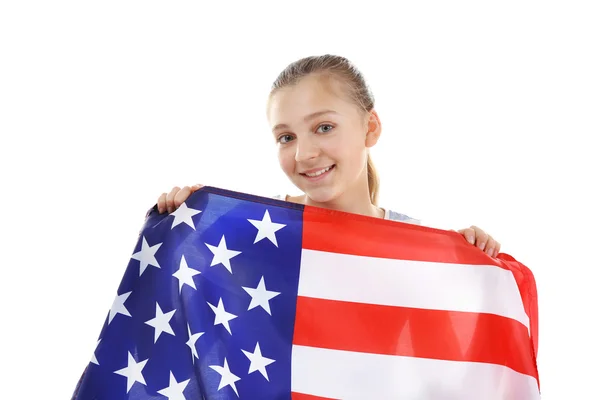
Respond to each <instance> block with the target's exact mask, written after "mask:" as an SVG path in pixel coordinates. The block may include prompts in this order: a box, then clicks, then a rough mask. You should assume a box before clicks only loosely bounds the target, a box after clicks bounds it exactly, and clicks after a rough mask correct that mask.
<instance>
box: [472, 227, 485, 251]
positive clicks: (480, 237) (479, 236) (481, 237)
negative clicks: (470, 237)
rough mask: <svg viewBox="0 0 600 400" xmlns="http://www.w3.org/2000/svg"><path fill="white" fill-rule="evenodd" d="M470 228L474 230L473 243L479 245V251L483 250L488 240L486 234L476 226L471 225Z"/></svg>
mask: <svg viewBox="0 0 600 400" xmlns="http://www.w3.org/2000/svg"><path fill="white" fill-rule="evenodd" d="M471 228H473V229H474V230H475V245H476V246H477V247H479V249H480V250H481V251H483V250H484V249H485V245H486V243H487V241H488V234H487V233H485V232H484V231H483V229H481V228H479V227H477V226H472V227H471Z"/></svg>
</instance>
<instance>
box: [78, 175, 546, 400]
mask: <svg viewBox="0 0 600 400" xmlns="http://www.w3.org/2000/svg"><path fill="white" fill-rule="evenodd" d="M537 329H538V328H537V292H536V285H535V280H534V278H533V275H532V273H531V271H530V270H529V269H528V268H527V267H526V266H524V265H523V264H521V263H520V262H518V261H517V260H516V259H514V258H512V257H510V256H508V255H505V254H502V255H500V257H499V258H498V259H493V258H490V257H488V256H487V255H485V254H484V253H483V252H482V251H480V250H479V249H477V248H476V247H475V246H472V245H470V244H468V243H467V242H466V241H465V240H464V238H463V237H462V236H461V235H460V234H458V233H455V232H450V231H443V230H438V229H432V228H428V227H422V226H416V225H410V224H405V223H401V222H396V221H388V220H380V219H375V218H369V217H365V216H359V215H354V214H347V213H343V212H339V211H332V210H325V209H320V208H314V207H308V206H302V205H297V204H292V203H287V202H283V201H279V200H273V199H267V198H263V197H258V196H253V195H248V194H243V193H237V192H231V191H227V190H222V189H217V188H211V187H204V188H202V189H201V190H200V191H198V192H196V193H194V194H192V195H191V196H190V197H189V198H188V200H187V201H186V203H184V204H182V205H181V207H180V208H178V209H177V210H176V211H175V212H173V213H171V214H169V215H167V214H163V215H160V214H158V213H157V212H155V211H154V212H151V213H150V214H149V215H148V217H147V219H146V222H145V224H144V227H143V229H142V231H141V232H140V236H139V240H138V242H137V243H136V245H135V248H134V250H133V252H132V255H131V259H130V260H129V261H128V264H127V268H126V270H125V273H124V276H123V279H122V281H121V283H120V285H119V287H118V290H117V292H116V294H115V298H114V302H113V304H112V306H111V307H110V310H109V312H108V313H107V316H106V320H105V322H104V325H103V327H102V330H101V332H100V335H99V337H98V339H97V346H96V348H95V351H94V353H93V355H92V357H91V361H90V363H89V365H88V366H87V367H86V369H85V372H84V374H83V376H82V378H81V380H80V382H79V384H78V387H77V389H76V391H75V393H74V396H73V398H74V399H76V400H104V399H106V400H108V399H110V400H119V399H136V400H147V399H170V400H191V399H210V400H212V399H238V398H239V399H285V398H291V399H296V400H298V399H414V398H419V399H440V398H456V399H477V400H480V399H486V400H491V399H525V400H527V399H539V398H540V394H539V393H540V392H539V380H538V372H537V366H536V357H537V334H538V332H537Z"/></svg>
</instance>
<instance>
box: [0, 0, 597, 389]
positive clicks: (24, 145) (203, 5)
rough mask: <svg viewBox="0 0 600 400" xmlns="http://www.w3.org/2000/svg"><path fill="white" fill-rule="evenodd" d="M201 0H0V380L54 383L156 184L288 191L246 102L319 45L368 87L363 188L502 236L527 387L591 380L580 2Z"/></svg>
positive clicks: (585, 84) (89, 329) (590, 216)
mask: <svg viewBox="0 0 600 400" xmlns="http://www.w3.org/2000/svg"><path fill="white" fill-rule="evenodd" d="M216 3H217V2H215V1H211V2H200V1H196V2H191V3H187V2H156V1H148V0H146V1H135V2H134V1H123V0H121V1H106V0H105V1H99V2H82V1H72V2H65V1H60V2H59V1H44V2H41V1H40V2H35V3H34V2H30V1H13V2H4V3H3V4H2V5H1V6H0V69H1V73H0V133H1V135H2V141H1V144H0V157H1V158H0V163H1V169H0V171H1V172H0V173H1V179H2V181H1V186H0V187H1V190H2V193H1V196H0V201H1V206H2V211H1V212H2V218H1V219H0V224H1V229H0V235H1V241H0V246H1V255H2V258H1V260H2V261H1V266H2V278H1V279H0V282H1V283H0V284H1V294H0V295H1V296H2V302H1V303H0V304H1V305H2V317H1V320H2V323H1V328H0V332H1V333H0V334H1V335H2V337H1V340H0V346H1V348H0V363H1V364H2V366H3V368H2V371H3V372H2V382H3V383H2V396H1V397H2V398H15V399H16V398H19V399H25V398H27V399H41V398H48V399H66V398H69V396H70V395H71V392H72V390H73V389H74V387H75V384H76V382H77V380H78V378H79V376H80V373H81V372H82V370H83V368H84V367H85V366H86V365H87V363H88V361H89V359H90V357H91V355H92V351H93V350H94V348H95V345H96V338H97V336H98V334H99V332H100V329H101V327H102V324H103V321H104V319H105V317H106V314H107V312H108V309H109V308H110V305H111V304H112V300H113V298H114V296H115V294H116V289H117V286H118V284H119V282H120V280H121V277H122V274H123V272H124V270H125V267H126V265H127V263H128V260H129V257H130V255H131V252H132V250H133V246H134V245H135V241H136V238H137V233H138V230H139V229H140V228H141V226H142V223H143V219H144V214H145V213H146V211H147V210H148V209H149V208H150V207H151V206H152V205H153V204H154V202H155V200H156V198H157V197H158V195H159V194H160V193H162V192H163V191H168V190H169V189H170V188H171V187H172V186H174V185H179V186H183V185H191V184H193V183H196V182H200V183H204V184H210V185H214V186H220V187H224V188H228V189H233V190H239V191H246V192H250V193H254V194H260V195H265V196H271V195H274V194H278V193H282V192H288V193H290V194H295V193H296V191H295V190H294V188H293V187H291V186H290V184H289V183H288V182H287V181H286V178H285V177H284V176H283V174H282V173H281V172H280V170H279V167H278V164H277V160H276V149H275V146H274V144H273V141H272V139H271V136H270V133H269V127H268V125H267V121H266V117H265V102H266V98H267V93H268V90H269V88H270V85H271V83H272V81H273V80H274V79H275V77H276V76H277V74H278V73H279V71H280V70H281V69H283V68H284V67H285V66H286V65H287V64H288V63H290V62H292V61H294V60H296V59H298V58H300V57H303V56H307V55H313V54H322V53H326V52H329V53H335V54H340V55H344V56H346V57H348V58H350V59H351V60H352V61H353V62H354V63H355V64H357V66H358V67H359V68H360V69H361V70H362V72H363V73H364V74H365V76H366V78H367V80H368V83H369V84H370V86H371V88H372V90H373V91H374V94H375V98H376V109H377V110H378V111H379V114H380V117H381V119H382V123H383V126H384V130H383V136H382V138H381V141H380V143H379V144H378V146H377V147H376V148H375V149H374V151H373V155H374V160H375V163H376V165H377V167H378V169H379V171H380V173H381V178H382V196H381V200H382V201H381V204H382V205H383V206H385V207H388V208H392V209H394V210H396V211H400V212H403V213H406V214H409V215H411V216H413V217H416V218H421V219H423V220H424V222H426V223H429V224H430V225H432V226H436V227H442V228H453V229H459V228H463V227H468V226H470V225H472V224H475V225H478V226H481V227H482V228H484V229H485V230H486V231H488V232H489V233H490V234H492V235H493V236H494V237H496V238H497V239H498V240H500V241H501V242H502V248H503V250H504V251H505V252H508V253H510V254H511V255H513V256H514V257H516V258H518V259H519V260H520V261H521V262H523V263H525V264H526V265H528V266H529V267H530V268H531V269H532V270H533V271H534V273H535V276H536V278H537V284H538V290H539V307H540V353H539V360H538V361H539V371H540V377H541V385H542V392H543V398H544V399H578V398H592V397H594V396H595V395H597V392H596V390H595V387H596V385H597V382H598V379H599V376H600V367H598V363H597V360H598V359H599V358H600V345H599V343H600V341H599V339H598V328H597V326H598V322H597V321H598V316H599V312H598V306H599V305H600V299H599V295H598V292H599V284H598V278H599V274H598V267H600V263H599V262H598V249H599V247H598V241H599V240H598V239H599V235H598V226H599V223H600V219H599V213H598V205H599V204H600V198H599V195H598V189H599V186H600V184H599V182H600V178H599V177H598V175H599V173H600V165H599V161H598V159H599V156H598V150H599V149H600V144H599V142H598V135H599V134H600V122H599V121H600V78H599V77H600V60H599V57H600V56H599V54H600V50H599V49H600V28H599V26H600V24H599V23H598V21H599V20H600V13H599V12H598V8H597V7H595V6H593V3H594V2H587V3H586V2H580V1H563V2H558V1H552V2H548V1H545V2H541V1H535V2H531V1H503V2H494V3H493V4H492V3H491V2H481V1H473V2H464V1H452V2H447V1H444V2H410V3H409V2H406V3H394V4H395V5H394V6H393V7H394V8H393V9H392V8H391V7H392V5H391V4H392V3H391V2H390V4H389V5H382V3H377V2H375V1H368V2H361V3H357V4H356V5H352V6H351V5H349V2H345V1H344V2H336V3H333V2H327V1H323V0H321V1H318V2H309V1H301V2H298V1H296V2H270V3H267V2H256V1H247V2H238V3H232V2H223V3H222V4H223V5H219V6H216V5H215V4H216ZM594 326H595V328H594Z"/></svg>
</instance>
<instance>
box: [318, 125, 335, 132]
mask: <svg viewBox="0 0 600 400" xmlns="http://www.w3.org/2000/svg"><path fill="white" fill-rule="evenodd" d="M332 129H333V125H329V124H323V125H319V128H317V131H318V132H320V133H327V132H329V131H330V130H332Z"/></svg>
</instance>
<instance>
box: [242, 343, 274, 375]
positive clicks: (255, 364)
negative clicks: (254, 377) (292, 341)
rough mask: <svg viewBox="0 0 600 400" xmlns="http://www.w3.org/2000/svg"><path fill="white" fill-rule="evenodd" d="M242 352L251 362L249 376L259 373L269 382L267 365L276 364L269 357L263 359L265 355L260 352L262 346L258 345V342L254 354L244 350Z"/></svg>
mask: <svg viewBox="0 0 600 400" xmlns="http://www.w3.org/2000/svg"><path fill="white" fill-rule="evenodd" d="M242 352H244V354H245V355H246V357H248V360H250V368H249V369H248V374H251V373H252V372H255V371H258V372H260V373H261V374H262V376H264V377H265V379H266V380H267V381H268V380H269V375H267V369H266V367H267V365H270V364H272V363H274V362H275V360H272V359H270V358H267V357H263V355H262V353H261V351H260V345H259V344H258V342H256V347H255V348H254V353H250V352H249V351H246V350H243V349H242Z"/></svg>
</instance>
